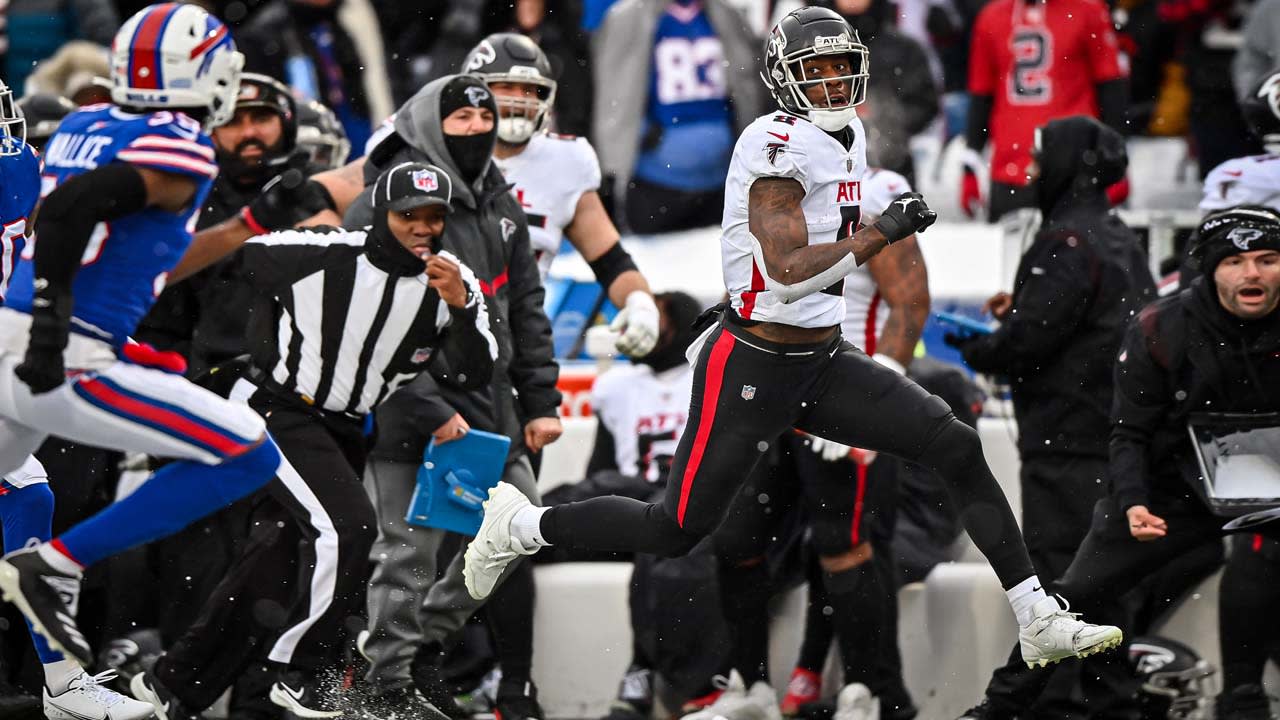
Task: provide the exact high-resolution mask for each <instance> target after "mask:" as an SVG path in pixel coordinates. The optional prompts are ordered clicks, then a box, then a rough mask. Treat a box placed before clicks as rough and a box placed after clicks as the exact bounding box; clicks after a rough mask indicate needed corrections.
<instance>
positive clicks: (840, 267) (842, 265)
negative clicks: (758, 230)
mask: <svg viewBox="0 0 1280 720" xmlns="http://www.w3.org/2000/svg"><path fill="white" fill-rule="evenodd" d="M751 244H752V252H753V254H754V255H755V259H756V266H757V267H759V268H760V269H762V270H763V271H764V286H765V289H767V290H768V291H769V292H771V293H773V294H774V295H777V296H778V299H779V300H781V301H782V302H783V304H787V303H793V302H795V301H796V300H799V299H800V298H804V297H808V296H810V295H812V294H814V293H817V292H822V291H823V290H826V289H827V288H829V287H831V286H832V285H834V284H836V282H837V281H838V280H840V279H841V278H843V277H845V276H846V275H848V274H849V273H851V272H853V271H854V270H856V269H858V260H857V258H855V257H854V256H853V253H847V254H845V255H844V256H843V257H841V258H840V259H839V260H837V261H836V263H835V264H834V265H832V266H831V267H829V268H827V269H826V270H823V271H822V272H820V273H818V274H817V275H814V276H813V277H811V278H809V279H808V280H801V281H800V282H797V283H794V284H791V285H788V284H785V283H781V282H778V281H777V280H775V279H774V278H773V277H771V276H770V275H769V270H768V267H769V266H768V265H766V264H765V261H764V250H762V249H761V247H760V241H759V240H756V239H755V237H754V236H753V237H752V238H751Z"/></svg>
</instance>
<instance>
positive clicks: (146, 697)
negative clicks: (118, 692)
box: [129, 672, 200, 720]
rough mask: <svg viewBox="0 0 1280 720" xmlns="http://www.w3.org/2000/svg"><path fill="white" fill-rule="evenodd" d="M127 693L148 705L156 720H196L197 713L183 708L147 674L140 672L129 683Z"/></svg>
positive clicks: (174, 697) (158, 682) (176, 698)
mask: <svg viewBox="0 0 1280 720" xmlns="http://www.w3.org/2000/svg"><path fill="white" fill-rule="evenodd" d="M129 693H130V694H131V695H133V696H134V697H135V698H137V699H138V700H141V701H142V702H145V703H148V704H149V705H150V706H151V708H152V709H153V710H154V711H155V714H156V720H196V718H199V717H200V714H199V713H195V712H191V711H190V710H188V709H187V708H185V707H183V705H182V701H181V700H179V699H178V696H176V695H174V694H173V693H172V692H171V691H170V690H169V688H167V687H165V686H164V685H162V684H161V683H160V681H159V680H157V679H156V676H155V675H153V674H152V673H149V672H140V673H138V674H137V675H134V676H133V679H132V680H130V681H129Z"/></svg>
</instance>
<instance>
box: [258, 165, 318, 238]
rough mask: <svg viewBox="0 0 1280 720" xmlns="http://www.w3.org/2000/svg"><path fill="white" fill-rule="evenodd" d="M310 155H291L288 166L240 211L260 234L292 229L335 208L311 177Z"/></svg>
mask: <svg viewBox="0 0 1280 720" xmlns="http://www.w3.org/2000/svg"><path fill="white" fill-rule="evenodd" d="M305 163H306V158H305V157H304V156H302V155H300V154H296V153H295V154H294V155H292V156H290V158H289V162H288V163H287V165H286V167H287V169H286V170H284V171H283V172H281V173H280V174H279V175H276V176H275V177H273V178H271V179H270V180H268V181H267V184H266V185H263V186H262V190H261V191H260V192H259V194H258V196H257V197H255V198H254V199H253V201H252V202H250V203H249V204H248V205H246V206H245V207H244V208H242V209H241V210H240V219H241V220H243V221H244V224H245V225H248V226H249V229H250V230H252V231H254V232H256V233H264V234H265V233H268V232H272V231H275V230H288V229H289V228H291V227H293V226H294V225H296V224H298V223H299V222H302V221H303V220H306V219H307V218H309V217H311V216H312V215H315V214H316V213H318V212H320V211H322V210H333V209H334V203H333V198H332V197H331V196H330V195H329V191H328V190H326V189H325V187H324V186H323V185H321V184H320V183H318V182H315V181H314V180H309V179H307V176H306V173H305Z"/></svg>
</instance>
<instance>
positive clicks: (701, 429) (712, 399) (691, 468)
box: [676, 331, 735, 527]
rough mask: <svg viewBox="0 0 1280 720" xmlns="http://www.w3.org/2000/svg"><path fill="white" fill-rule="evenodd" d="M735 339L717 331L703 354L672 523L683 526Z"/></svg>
mask: <svg viewBox="0 0 1280 720" xmlns="http://www.w3.org/2000/svg"><path fill="white" fill-rule="evenodd" d="M734 342H735V340H734V339H733V335H731V334H729V333H728V332H725V331H721V332H720V338H719V339H718V340H716V344H715V345H713V346H711V356H710V357H708V358H707V375H706V378H705V381H704V384H703V390H702V414H701V415H699V416H698V434H697V435H696V436H694V439H693V451H692V452H691V453H689V462H688V464H687V465H685V467H684V476H683V477H681V478H680V509H679V510H678V511H677V513H676V524H678V525H679V526H680V527H684V511H685V508H687V507H688V506H689V493H690V492H692V491H693V479H694V478H695V477H697V475H698V466H699V465H701V464H702V454H703V452H704V451H705V450H706V449H707V439H708V438H709V437H710V436H711V425H712V424H713V423H714V422H715V421H716V405H717V404H718V403H719V402H720V386H721V385H722V384H723V383H724V366H725V363H727V362H728V361H729V353H731V352H733V345H734Z"/></svg>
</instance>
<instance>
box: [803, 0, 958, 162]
mask: <svg viewBox="0 0 1280 720" xmlns="http://www.w3.org/2000/svg"><path fill="white" fill-rule="evenodd" d="M817 4H821V5H826V6H828V7H830V8H831V9H833V10H835V11H836V12H837V13H840V16H841V17H843V18H844V19H845V20H847V21H848V22H849V24H850V25H852V26H853V29H854V30H857V31H858V37H859V38H861V40H862V43H863V44H864V45H866V46H867V49H868V50H869V51H870V52H871V57H872V58H874V59H875V63H876V67H879V68H888V70H887V71H885V72H874V73H871V79H870V81H869V82H868V85H867V101H866V103H864V104H863V105H862V106H861V107H859V108H858V117H859V118H861V119H862V124H863V127H864V128H865V129H866V133H867V164H868V165H874V166H876V167H880V168H884V169H886V170H889V171H892V172H895V173H898V174H899V175H902V176H903V177H904V178H906V180H907V182H915V163H913V162H912V159H911V148H910V140H911V138H912V137H913V136H915V135H917V134H919V133H921V132H923V131H924V129H925V128H927V127H928V126H929V124H930V123H932V122H933V119H934V118H935V117H937V116H938V88H937V86H936V85H935V84H934V81H933V73H932V72H931V71H930V66H929V56H928V55H927V54H926V52H925V49H924V47H922V46H921V45H920V43H919V42H917V41H916V40H915V39H913V38H911V37H908V36H907V35H904V34H902V33H901V32H899V31H898V30H897V29H896V28H895V27H894V19H895V18H894V6H893V5H892V4H891V3H890V2H889V1H888V0H823V1H822V2H820V3H817Z"/></svg>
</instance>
